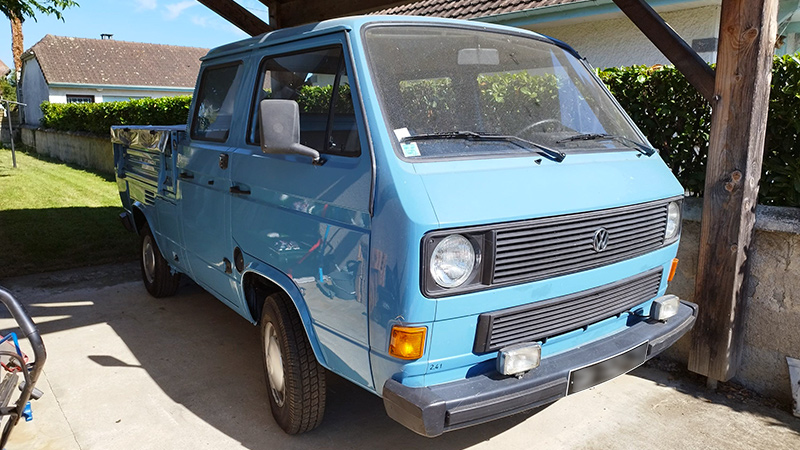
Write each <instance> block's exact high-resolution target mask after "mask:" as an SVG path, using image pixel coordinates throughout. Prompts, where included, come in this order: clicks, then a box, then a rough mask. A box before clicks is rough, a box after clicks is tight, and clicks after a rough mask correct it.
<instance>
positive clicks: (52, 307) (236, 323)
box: [18, 273, 531, 449]
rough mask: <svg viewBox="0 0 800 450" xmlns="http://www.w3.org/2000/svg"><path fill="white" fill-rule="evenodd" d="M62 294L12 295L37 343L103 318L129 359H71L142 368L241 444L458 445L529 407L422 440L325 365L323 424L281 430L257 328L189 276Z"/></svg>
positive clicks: (513, 420) (89, 355)
mask: <svg viewBox="0 0 800 450" xmlns="http://www.w3.org/2000/svg"><path fill="white" fill-rule="evenodd" d="M132 275H133V274H132ZM135 276H138V273H136V274H135ZM69 294H70V293H69V292H66V293H62V294H61V295H52V296H47V295H43V296H36V297H35V298H34V299H33V300H26V299H25V298H24V297H23V296H24V294H22V295H18V298H20V300H21V301H22V302H23V303H25V304H26V308H27V309H28V311H29V312H30V314H31V316H32V317H34V320H35V321H36V322H37V323H38V327H39V329H40V331H41V333H42V335H43V338H44V340H45V343H46V345H47V343H48V340H49V339H54V338H55V336H60V335H63V333H62V332H66V331H69V330H75V329H78V328H81V327H91V326H93V325H97V324H107V325H108V326H110V327H111V328H113V331H114V332H115V333H116V334H117V335H118V336H119V338H121V339H122V341H123V342H124V344H125V346H127V347H128V349H129V350H130V352H131V353H132V354H133V356H135V358H136V360H137V361H138V364H134V363H131V362H125V361H123V360H122V359H125V358H124V357H121V356H120V357H118V355H113V354H105V353H103V352H102V351H100V352H98V351H97V350H95V348H94V347H95V346H94V345H93V343H90V342H87V343H86V344H85V348H84V349H82V350H83V351H82V352H81V353H80V354H82V355H85V356H83V357H82V358H83V360H82V361H77V362H73V363H72V364H73V365H76V364H77V365H80V364H84V365H86V364H89V365H96V366H95V368H96V370H97V369H99V367H104V368H108V367H111V368H114V370H115V371H125V370H145V371H146V372H147V375H148V376H149V377H150V378H152V380H153V381H155V383H157V385H158V387H159V388H160V389H162V390H163V392H164V393H166V394H167V396H169V398H170V399H171V400H172V401H174V402H175V403H178V404H180V405H183V406H184V407H185V408H187V409H188V410H189V411H190V412H191V413H193V414H194V415H196V416H197V417H198V418H200V419H202V420H203V421H204V422H205V423H207V424H208V425H211V426H212V427H214V428H216V429H217V430H219V431H221V432H222V433H224V434H226V435H227V436H229V437H231V438H232V439H235V440H237V441H239V442H240V443H241V444H242V445H243V446H244V447H246V448H249V449H263V448H267V447H268V448H282V449H283V448H315V449H316V448H370V449H380V448H400V447H404V448H427V447H435V448H437V449H462V448H466V447H470V446H472V445H475V444H477V443H479V442H481V441H485V440H488V439H490V438H492V437H494V436H496V435H498V434H500V433H502V432H504V431H506V430H508V429H510V428H512V427H514V426H516V425H518V424H520V423H521V422H523V421H524V420H526V419H527V418H528V417H530V415H531V414H530V413H527V414H519V415H516V416H512V417H509V418H505V419H500V420H496V421H493V422H490V423H487V424H483V425H479V426H474V427H470V428H467V429H464V430H458V431H454V432H450V433H446V434H444V435H443V436H441V437H439V438H436V439H428V438H424V437H421V436H418V435H416V434H415V433H413V432H412V431H409V430H407V429H406V428H404V427H403V426H401V425H399V424H398V423H396V422H394V421H393V420H392V419H390V418H389V417H388V416H387V415H386V413H385V411H384V407H383V402H382V400H381V399H380V398H379V397H377V396H375V395H374V394H372V393H370V392H367V391H366V390H364V389H362V388H360V387H358V386H356V385H355V384H353V383H350V382H349V381H346V380H344V379H342V378H340V377H338V376H336V375H334V374H332V373H328V376H327V381H328V391H327V392H328V400H327V409H326V413H325V419H324V421H323V423H322V425H321V426H320V427H319V428H317V429H316V430H314V431H311V432H309V433H306V434H303V435H299V436H288V435H286V434H284V433H283V432H282V431H281V430H280V429H279V428H278V427H277V425H275V423H274V421H273V419H272V417H271V414H270V412H269V404H268V400H267V399H268V397H267V395H268V394H267V390H266V388H265V383H264V376H263V368H262V361H261V348H260V343H259V339H260V333H259V330H258V328H257V327H255V326H252V325H250V324H249V323H248V322H247V321H245V320H244V319H242V318H241V317H240V316H238V315H237V314H236V313H235V312H234V311H232V310H230V309H228V308H227V307H226V306H225V305H223V304H222V303H221V302H220V301H218V300H216V299H215V298H213V297H212V296H211V295H210V294H208V293H206V292H205V291H203V290H202V289H201V288H199V287H198V286H197V285H195V284H194V283H192V282H187V281H184V282H183V283H182V286H181V288H180V290H179V293H178V294H177V295H176V296H175V297H173V298H169V299H154V298H152V297H150V296H149V295H148V294H147V292H146V291H145V290H144V288H143V287H142V286H141V283H139V282H127V283H123V284H120V285H117V286H112V287H105V288H100V289H96V290H95V289H86V290H83V291H82V293H81V296H80V297H79V298H75V297H72V296H70V295H69ZM98 348H102V347H101V346H98ZM52 353H53V352H52V351H51V354H52ZM56 358H58V356H55V355H53V356H51V359H53V360H54V359H56ZM120 358H122V359H120ZM48 364H52V363H51V362H50V361H49V362H48ZM98 366H99V367H98ZM45 370H46V371H47V368H45ZM48 377H49V378H52V377H53V376H52V375H48ZM121 407H124V405H121Z"/></svg>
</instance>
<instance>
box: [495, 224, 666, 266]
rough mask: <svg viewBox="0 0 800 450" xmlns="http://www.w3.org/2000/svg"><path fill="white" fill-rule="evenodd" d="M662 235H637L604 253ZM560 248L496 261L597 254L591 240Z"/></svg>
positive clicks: (516, 261)
mask: <svg viewBox="0 0 800 450" xmlns="http://www.w3.org/2000/svg"><path fill="white" fill-rule="evenodd" d="M663 235H664V233H663V232H661V233H659V234H656V233H649V234H648V235H642V233H638V234H637V235H636V239H630V240H626V241H623V243H624V245H623V244H616V243H615V242H609V243H608V247H607V250H606V251H616V250H619V249H622V248H628V247H630V246H636V245H639V244H641V243H643V242H646V241H651V240H659V241H660V240H661V236H663ZM614 237H615V238H618V237H620V236H618V235H616V234H615V235H614ZM622 237H624V236H622ZM560 247H561V248H559V249H555V248H553V249H550V248H548V249H547V250H549V251H539V252H525V253H524V254H518V255H515V256H513V257H509V256H507V255H503V259H500V258H498V259H497V261H498V262H505V260H506V259H512V260H513V263H509V264H507V265H509V266H511V265H517V264H519V263H522V262H526V261H534V260H539V259H545V258H547V259H553V258H554V257H557V256H564V257H565V258H566V257H568V255H570V254H571V253H587V255H588V256H589V257H592V256H594V255H597V252H595V251H594V250H593V249H592V240H591V239H588V240H585V241H583V242H576V243H575V244H573V245H571V246H569V247H567V246H566V245H564V244H562V245H561V246H560ZM504 266H505V264H504ZM504 268H505V267H504Z"/></svg>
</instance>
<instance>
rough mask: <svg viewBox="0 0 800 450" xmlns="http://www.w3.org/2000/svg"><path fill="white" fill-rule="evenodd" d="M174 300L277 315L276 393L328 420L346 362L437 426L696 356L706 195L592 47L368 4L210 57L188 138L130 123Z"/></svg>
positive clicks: (142, 219) (132, 224)
mask: <svg viewBox="0 0 800 450" xmlns="http://www.w3.org/2000/svg"><path fill="white" fill-rule="evenodd" d="M111 133H112V140H113V142H114V156H115V162H116V170H117V182H118V186H119V191H120V195H121V198H122V204H123V206H124V208H125V212H124V213H123V214H122V215H121V217H122V220H123V223H124V224H125V225H126V227H128V228H129V229H130V230H132V231H135V232H136V233H138V234H139V236H140V237H141V268H142V279H143V281H144V285H145V287H146V288H147V291H148V292H149V293H150V294H152V295H153V296H156V297H163V296H169V295H172V294H174V293H175V292H176V289H177V288H178V285H179V281H180V277H182V276H188V277H189V278H191V279H192V280H194V281H195V282H196V283H197V284H199V285H200V286H202V287H203V288H205V289H206V290H207V291H208V292H210V293H212V294H213V295H214V296H215V297H217V298H219V299H220V300H221V301H222V302H223V303H225V304H226V305H228V306H229V307H230V308H232V309H233V310H235V311H236V312H238V313H239V314H241V315H242V316H243V317H244V318H245V319H247V320H248V321H250V322H251V323H252V324H255V325H259V326H260V327H261V336H262V348H263V358H264V367H265V374H266V383H267V387H268V392H269V399H268V401H269V403H270V407H271V410H272V413H273V415H274V417H275V419H276V421H277V423H278V424H279V425H280V426H281V428H282V429H283V430H285V431H286V432H287V433H291V434H293V433H301V432H304V431H308V430H311V429H313V428H314V427H316V426H317V425H319V423H320V422H321V420H322V416H323V413H324V409H325V372H326V371H328V370H329V371H332V372H334V373H336V374H338V375H340V376H342V377H344V378H346V379H348V380H350V381H351V382H353V383H355V384H357V385H359V386H361V387H363V388H364V389H367V390H368V391H370V392H373V393H375V394H376V395H379V396H381V397H382V398H383V400H384V405H385V408H386V412H387V413H388V415H389V416H390V417H392V418H393V419H395V420H396V421H398V422H400V423H401V424H403V425H405V426H406V427H408V428H410V429H411V430H413V431H415V432H417V433H419V434H422V435H425V436H437V435H440V434H441V433H442V432H444V431H449V430H453V429H458V428H462V427H466V426H470V425H474V424H478V423H482V422H486V421H489V420H492V419H495V418H499V417H503V416H507V415H511V414H515V413H517V412H520V411H525V410H528V409H532V408H536V407H538V406H542V405H544V404H547V403H550V402H553V401H555V400H557V399H559V398H560V397H563V396H566V395H570V394H573V393H576V392H579V391H581V390H584V389H587V388H589V387H592V386H594V385H596V384H598V383H601V382H604V381H606V380H609V379H611V378H613V377H615V376H618V375H620V374H623V373H626V372H628V371H630V370H632V369H634V368H635V367H637V366H639V365H641V364H642V363H644V362H645V361H646V360H648V359H650V358H652V357H653V356H655V355H657V354H658V353H659V352H661V351H663V350H664V349H665V348H667V347H668V346H670V345H671V344H672V343H674V342H675V341H676V340H677V339H678V338H680V337H681V336H682V335H683V334H684V333H686V332H687V331H688V330H689V329H690V328H691V327H692V325H693V324H694V320H695V317H696V314H697V307H696V305H693V304H691V303H688V302H685V301H681V300H680V299H678V298H677V297H675V296H673V295H666V294H665V291H666V288H667V283H668V281H669V280H670V278H671V276H672V274H673V273H674V271H675V265H676V264H677V260H676V259H675V255H676V252H677V248H678V240H679V237H680V233H681V199H682V197H683V189H682V188H681V186H680V184H679V183H678V182H677V181H676V179H675V177H674V176H673V175H672V173H671V171H670V170H669V168H668V167H667V166H666V165H665V164H664V162H663V161H662V159H661V158H660V157H659V155H658V153H657V151H656V150H655V149H653V148H652V146H651V145H650V144H649V143H648V141H647V139H646V138H645V137H644V136H643V135H642V133H641V132H640V131H639V129H638V128H637V127H636V125H635V124H634V123H633V122H632V121H631V119H630V118H629V117H628V116H627V115H626V114H625V112H624V111H623V110H622V109H621V108H620V106H619V104H618V103H617V102H616V101H615V100H614V98H613V97H612V96H611V95H610V94H609V92H608V90H606V88H605V87H604V86H603V83H602V82H601V81H600V80H599V79H598V78H597V76H596V74H595V72H594V70H593V69H592V68H591V67H589V65H588V64H587V63H586V61H585V60H584V59H582V58H581V57H580V56H579V55H578V54H577V53H576V52H575V51H574V50H573V49H572V48H570V47H569V46H567V45H566V44H564V43H562V42H559V41H557V40H554V39H551V38H548V37H545V36H542V35H539V34H536V33H533V32H529V31H525V30H520V29H515V28H508V27H502V26H495V25H489V24H483V23H475V22H465V21H455V20H444V19H436V18H416V17H379V16H363V17H350V18H344V19H337V20H330V21H326V22H322V23H318V24H312V25H307V26H302V27H297V28H291V29H284V30H278V31H274V32H271V33H267V34H264V35H261V36H257V37H254V38H251V39H246V40H243V41H240V42H236V43H232V44H229V45H226V46H223V47H220V48H217V49H214V50H211V51H210V52H209V53H208V55H207V56H206V57H205V58H203V63H202V67H201V69H200V73H199V76H198V82H197V87H196V89H195V93H194V97H193V100H192V105H191V110H190V115H189V122H188V124H187V125H179V126H171V127H156V126H146V125H142V126H118V127H113V128H112V130H111Z"/></svg>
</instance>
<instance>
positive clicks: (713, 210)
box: [689, 0, 778, 381]
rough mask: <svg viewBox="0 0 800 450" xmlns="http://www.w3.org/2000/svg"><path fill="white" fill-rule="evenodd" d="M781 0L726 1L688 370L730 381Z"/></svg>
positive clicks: (742, 305)
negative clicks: (696, 312) (698, 310)
mask: <svg viewBox="0 0 800 450" xmlns="http://www.w3.org/2000/svg"><path fill="white" fill-rule="evenodd" d="M777 10H778V0H723V1H722V13H721V18H720V31H719V49H718V57H717V79H716V85H715V96H714V101H713V102H712V116H711V136H710V145H709V151H708V153H709V154H708V162H707V164H706V185H705V197H704V200H703V217H702V225H701V232H700V256H699V259H698V263H697V266H698V267H697V279H696V283H695V294H694V301H695V302H697V303H698V304H699V305H700V312H699V316H698V318H697V323H696V325H695V327H694V331H693V334H692V348H691V352H690V354H689V369H690V370H691V371H693V372H697V373H700V374H702V375H706V376H708V377H709V378H710V379H714V380H720V381H727V380H729V379H730V378H732V377H733V376H734V375H735V374H736V370H737V368H738V366H739V361H740V357H741V349H742V335H743V333H744V330H743V329H742V325H743V320H744V309H745V295H744V293H743V287H744V279H745V274H746V263H747V252H748V248H749V247H750V242H751V240H752V237H753V224H754V223H755V209H756V200H757V197H758V182H759V179H760V177H761V160H762V157H763V148H764V136H765V133H766V124H767V110H768V106H769V91H770V82H771V79H772V54H773V50H774V44H775V36H776V32H777V23H776V16H777Z"/></svg>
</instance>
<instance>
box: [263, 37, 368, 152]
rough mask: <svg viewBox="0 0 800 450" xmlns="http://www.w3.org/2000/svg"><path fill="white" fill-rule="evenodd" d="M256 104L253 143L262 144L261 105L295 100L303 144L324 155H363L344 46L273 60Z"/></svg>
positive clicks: (265, 66)
mask: <svg viewBox="0 0 800 450" xmlns="http://www.w3.org/2000/svg"><path fill="white" fill-rule="evenodd" d="M261 80H262V81H261V84H260V86H261V89H259V92H257V95H256V102H255V104H254V105H253V112H252V119H251V124H252V126H251V128H250V136H249V139H248V141H249V142H250V143H253V144H259V142H258V137H257V136H259V133H258V126H259V125H258V120H257V117H258V114H257V111H258V103H259V102H261V100H264V99H268V98H272V99H284V100H294V101H296V102H297V103H298V106H299V109H300V143H302V144H303V145H306V146H308V147H311V148H313V149H315V150H317V151H319V152H321V153H327V154H335V155H342V156H358V155H359V154H360V153H361V144H360V142H359V139H358V128H357V126H356V116H355V111H354V109H353V100H352V97H351V94H350V80H349V78H348V76H347V71H346V69H345V64H344V58H343V55H342V48H341V47H331V48H324V49H318V50H313V51H307V52H303V53H294V54H290V55H283V56H277V57H269V58H267V59H266V60H265V61H264V62H263V63H262V65H261Z"/></svg>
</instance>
